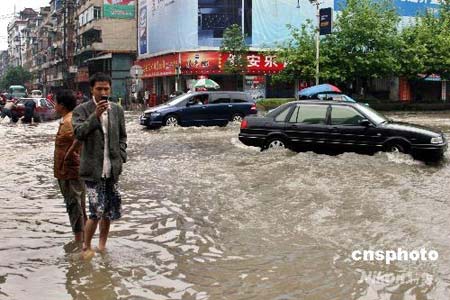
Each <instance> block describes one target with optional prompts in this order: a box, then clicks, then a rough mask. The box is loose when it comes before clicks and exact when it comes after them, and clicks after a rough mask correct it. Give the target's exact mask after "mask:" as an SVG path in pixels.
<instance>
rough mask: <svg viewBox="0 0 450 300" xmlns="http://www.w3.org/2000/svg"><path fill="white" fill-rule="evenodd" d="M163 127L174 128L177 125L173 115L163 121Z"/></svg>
mask: <svg viewBox="0 0 450 300" xmlns="http://www.w3.org/2000/svg"><path fill="white" fill-rule="evenodd" d="M164 125H165V126H169V127H176V126H178V125H179V120H178V117H177V116H175V115H169V116H167V118H166V119H165V121H164Z"/></svg>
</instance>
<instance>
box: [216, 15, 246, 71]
mask: <svg viewBox="0 0 450 300" xmlns="http://www.w3.org/2000/svg"><path fill="white" fill-rule="evenodd" d="M248 50H249V47H248V46H247V44H246V43H245V35H243V34H242V29H241V27H240V26H239V25H237V24H233V25H231V26H230V27H228V28H227V29H225V31H224V33H223V39H222V45H221V46H220V52H222V53H227V54H228V55H229V56H228V59H227V61H226V62H225V64H224V71H225V72H226V73H231V74H235V75H237V74H243V73H245V71H246V70H247V63H248V62H247V54H248Z"/></svg>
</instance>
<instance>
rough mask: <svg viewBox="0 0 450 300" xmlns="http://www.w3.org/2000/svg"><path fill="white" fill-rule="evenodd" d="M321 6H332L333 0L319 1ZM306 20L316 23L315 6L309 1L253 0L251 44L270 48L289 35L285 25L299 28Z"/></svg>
mask: <svg viewBox="0 0 450 300" xmlns="http://www.w3.org/2000/svg"><path fill="white" fill-rule="evenodd" d="M320 6H321V7H333V0H323V1H320ZM306 20H312V22H313V24H317V21H316V20H317V17H316V7H315V5H313V4H311V3H310V2H309V1H300V2H299V6H297V1H296V0H284V1H283V0H253V11H252V27H253V32H252V34H253V35H252V46H253V47H258V48H270V47H274V46H276V45H277V44H279V43H282V42H284V41H285V40H286V39H287V38H289V37H290V31H289V29H288V28H287V25H288V24H290V25H293V26H294V27H296V28H299V27H300V26H301V24H304V23H305V22H306Z"/></svg>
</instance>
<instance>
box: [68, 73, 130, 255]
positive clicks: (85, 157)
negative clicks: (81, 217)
mask: <svg viewBox="0 0 450 300" xmlns="http://www.w3.org/2000/svg"><path fill="white" fill-rule="evenodd" d="M89 83H90V86H91V93H92V99H91V101H89V102H86V103H82V104H80V105H79V106H77V107H76V108H75V110H74V111H73V116H72V123H73V128H74V131H75V136H76V137H77V139H78V140H79V141H81V142H82V143H83V148H82V150H81V162H80V178H81V179H83V180H84V181H85V183H86V190H87V195H88V199H89V220H87V222H86V228H85V245H86V250H85V251H84V252H83V257H84V258H86V259H88V258H91V257H92V256H94V254H95V253H94V251H93V250H92V246H91V241H92V237H93V236H94V233H95V231H96V230H97V225H98V224H99V223H100V238H99V245H98V250H99V251H104V250H105V247H106V240H107V238H108V233H109V227H110V223H111V221H112V220H117V219H119V218H120V217H121V211H122V200H121V196H120V192H119V186H118V181H119V175H120V174H121V172H122V163H124V162H126V159H127V152H126V149H127V133H126V130H125V118H124V113H123V109H122V107H120V106H119V105H117V104H116V103H113V102H110V101H108V99H109V95H110V93H111V78H110V77H109V76H108V75H106V74H103V73H96V74H94V75H93V76H92V77H91V78H90V79H89Z"/></svg>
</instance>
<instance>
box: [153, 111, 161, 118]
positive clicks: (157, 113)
mask: <svg viewBox="0 0 450 300" xmlns="http://www.w3.org/2000/svg"><path fill="white" fill-rule="evenodd" d="M151 115H152V117H158V116H160V115H161V113H159V112H157V111H154V112H152V113H151Z"/></svg>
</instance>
